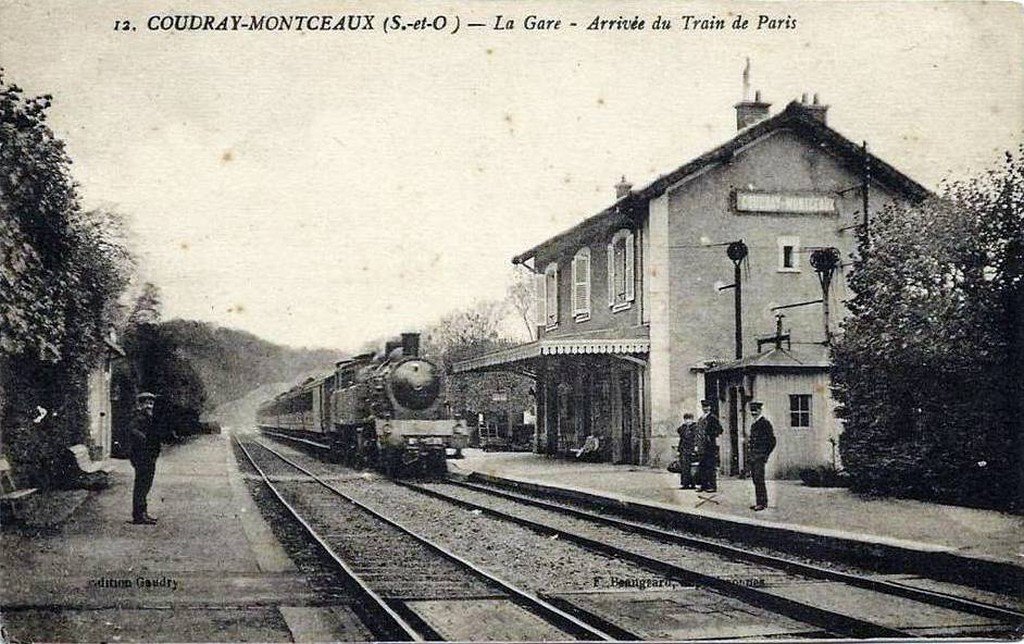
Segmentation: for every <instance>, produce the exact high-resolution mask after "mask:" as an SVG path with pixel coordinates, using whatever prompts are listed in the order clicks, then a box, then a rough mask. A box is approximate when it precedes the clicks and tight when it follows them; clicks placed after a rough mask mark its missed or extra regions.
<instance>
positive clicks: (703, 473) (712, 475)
mask: <svg viewBox="0 0 1024 644" xmlns="http://www.w3.org/2000/svg"><path fill="white" fill-rule="evenodd" d="M700 408H701V415H700V418H699V419H697V433H698V434H699V439H698V442H699V443H700V444H702V445H703V449H702V450H701V453H700V464H699V466H698V469H697V472H698V474H697V491H698V492H716V491H717V490H718V437H719V436H721V435H722V423H720V422H718V416H715V415H714V414H713V413H711V401H710V400H702V401H700Z"/></svg>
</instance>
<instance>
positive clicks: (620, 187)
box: [615, 175, 633, 199]
mask: <svg viewBox="0 0 1024 644" xmlns="http://www.w3.org/2000/svg"><path fill="white" fill-rule="evenodd" d="M632 191H633V184H632V183H630V182H628V181H626V175H622V179H620V180H619V182H618V183H617V184H615V198H616V199H622V198H623V197H625V196H626V195H628V194H629V193H631V192H632Z"/></svg>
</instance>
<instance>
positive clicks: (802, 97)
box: [800, 92, 807, 105]
mask: <svg viewBox="0 0 1024 644" xmlns="http://www.w3.org/2000/svg"><path fill="white" fill-rule="evenodd" d="M800 102H801V103H803V104H804V105H807V92H804V93H803V94H801V95H800Z"/></svg>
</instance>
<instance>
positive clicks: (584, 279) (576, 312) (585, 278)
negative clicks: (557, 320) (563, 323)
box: [572, 248, 590, 322]
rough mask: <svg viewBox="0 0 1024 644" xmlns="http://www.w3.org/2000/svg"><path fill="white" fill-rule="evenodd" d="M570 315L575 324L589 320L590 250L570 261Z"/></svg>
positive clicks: (578, 254) (582, 251)
mask: <svg viewBox="0 0 1024 644" xmlns="http://www.w3.org/2000/svg"><path fill="white" fill-rule="evenodd" d="M572 315H573V319H575V320H576V321H577V322H583V321H585V320H589V319H590V248H582V249H580V251H579V252H578V253H576V256H575V257H573V259H572Z"/></svg>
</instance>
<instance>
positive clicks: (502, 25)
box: [493, 14, 797, 31]
mask: <svg viewBox="0 0 1024 644" xmlns="http://www.w3.org/2000/svg"><path fill="white" fill-rule="evenodd" d="M567 26H568V27H569V28H579V27H583V28H585V29H586V30H587V31H643V30H645V29H651V30H657V31H664V30H670V29H675V30H678V31H725V30H730V29H731V30H737V31H740V30H744V29H750V30H761V31H781V30H792V29H796V27H797V19H796V18H794V17H793V16H791V15H786V16H777V15H767V14H758V15H757V16H750V17H747V16H743V15H736V16H732V17H730V18H728V19H726V18H720V17H718V16H715V15H682V16H675V17H666V16H661V15H658V16H656V17H654V18H641V17H640V16H633V17H632V18H627V17H625V16H617V17H614V18H611V17H605V16H595V17H594V18H593V20H591V21H589V22H587V23H579V22H567V21H565V20H563V19H561V18H550V17H543V16H536V15H529V16H526V18H524V19H523V20H522V23H521V27H518V28H521V29H523V30H525V31H557V30H560V29H563V28H565V27H567ZM493 28H494V29H495V30H496V31H505V30H509V29H516V28H517V25H516V19H515V18H506V17H505V16H502V15H498V16H495V18H494V25H493Z"/></svg>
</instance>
